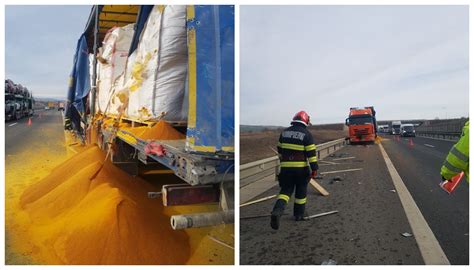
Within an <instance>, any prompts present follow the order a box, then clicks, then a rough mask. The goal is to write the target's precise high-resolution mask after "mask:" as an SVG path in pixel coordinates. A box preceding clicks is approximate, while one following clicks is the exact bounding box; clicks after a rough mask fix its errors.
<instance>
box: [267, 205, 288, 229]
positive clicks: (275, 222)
mask: <svg viewBox="0 0 474 270" xmlns="http://www.w3.org/2000/svg"><path fill="white" fill-rule="evenodd" d="M285 205H286V202H285V201H284V200H277V202H276V203H275V206H274V207H273V211H272V216H271V219H270V226H271V227H272V229H274V230H278V229H279V228H280V218H281V216H282V215H283V211H284V210H285Z"/></svg>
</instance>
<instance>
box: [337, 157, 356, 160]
mask: <svg viewBox="0 0 474 270" xmlns="http://www.w3.org/2000/svg"><path fill="white" fill-rule="evenodd" d="M353 158H355V157H344V158H335V159H333V161H338V160H346V159H353Z"/></svg>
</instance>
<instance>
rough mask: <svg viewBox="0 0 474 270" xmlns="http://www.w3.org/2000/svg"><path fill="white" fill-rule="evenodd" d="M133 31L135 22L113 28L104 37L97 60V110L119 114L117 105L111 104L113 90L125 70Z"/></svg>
mask: <svg viewBox="0 0 474 270" xmlns="http://www.w3.org/2000/svg"><path fill="white" fill-rule="evenodd" d="M133 33H134V29H133V24H129V25H126V26H124V27H115V28H113V29H112V31H110V32H109V33H107V35H106V37H105V39H104V42H103V46H102V50H101V53H100V55H99V61H98V62H97V102H96V104H97V108H96V111H97V112H101V113H107V114H112V115H113V114H117V110H116V109H117V106H113V105H112V104H111V103H112V100H111V99H112V98H113V91H112V90H113V87H114V84H117V83H118V80H117V79H118V78H119V76H120V75H121V74H123V73H124V71H125V66H126V63H127V56H128V50H129V49H130V43H131V42H132V38H133Z"/></svg>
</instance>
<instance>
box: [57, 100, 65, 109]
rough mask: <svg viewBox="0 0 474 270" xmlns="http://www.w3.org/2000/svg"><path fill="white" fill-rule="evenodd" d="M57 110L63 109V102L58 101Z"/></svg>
mask: <svg viewBox="0 0 474 270" xmlns="http://www.w3.org/2000/svg"><path fill="white" fill-rule="evenodd" d="M58 111H64V102H58Z"/></svg>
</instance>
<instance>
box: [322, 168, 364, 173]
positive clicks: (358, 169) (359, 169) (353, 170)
mask: <svg viewBox="0 0 474 270" xmlns="http://www.w3.org/2000/svg"><path fill="white" fill-rule="evenodd" d="M361 170H362V168H357V169H347V170H340V171H330V172H321V173H319V174H331V173H341V172H355V171H361Z"/></svg>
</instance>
